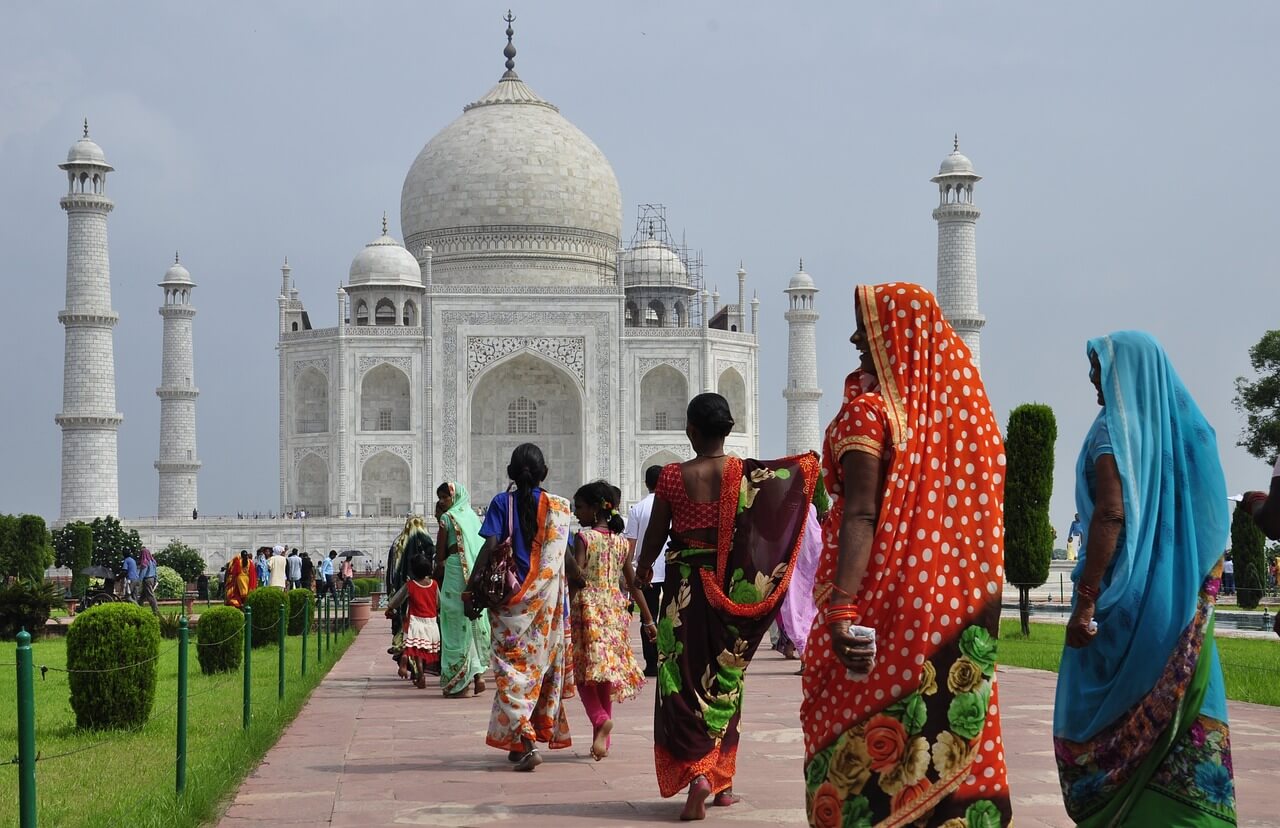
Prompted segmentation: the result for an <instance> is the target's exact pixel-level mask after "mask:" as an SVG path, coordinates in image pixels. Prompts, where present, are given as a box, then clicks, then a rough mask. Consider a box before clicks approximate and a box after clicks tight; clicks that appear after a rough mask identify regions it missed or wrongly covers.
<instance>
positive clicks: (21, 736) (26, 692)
mask: <svg viewBox="0 0 1280 828" xmlns="http://www.w3.org/2000/svg"><path fill="white" fill-rule="evenodd" d="M18 813H19V823H18V824H19V825H21V826H22V828H36V693H35V688H34V687H33V686H32V670H31V633H29V632H27V631H26V630H25V629H24V630H22V631H21V632H19V633H18Z"/></svg>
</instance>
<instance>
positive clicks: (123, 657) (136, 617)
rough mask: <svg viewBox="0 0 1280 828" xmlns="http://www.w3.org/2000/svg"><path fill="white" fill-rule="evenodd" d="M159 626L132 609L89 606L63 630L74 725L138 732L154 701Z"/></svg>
mask: <svg viewBox="0 0 1280 828" xmlns="http://www.w3.org/2000/svg"><path fill="white" fill-rule="evenodd" d="M159 656H160V623H159V621H157V620H156V617H155V615H153V614H152V613H151V611H150V610H148V609H143V608H142V607H139V606H137V605H136V604H126V603H110V604H99V605H98V606H96V607H90V608H89V609H87V610H85V611H84V612H82V613H80V614H79V615H78V616H76V620H75V623H73V624H72V625H71V629H69V630H68V631H67V672H68V674H69V675H68V676H67V679H68V683H69V684H70V686H71V709H72V710H74V711H75V714H76V726H77V727H81V728H87V729H91V730H103V729H119V728H131V727H140V726H141V725H143V724H144V723H145V722H146V721H147V717H148V716H150V715H151V708H152V706H153V705H154V704H155V699H156V675H157V671H158V667H157V660H158V659H159Z"/></svg>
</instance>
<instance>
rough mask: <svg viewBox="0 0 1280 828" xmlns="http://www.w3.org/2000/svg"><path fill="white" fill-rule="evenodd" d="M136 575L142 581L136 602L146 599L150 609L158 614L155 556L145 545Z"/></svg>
mask: <svg viewBox="0 0 1280 828" xmlns="http://www.w3.org/2000/svg"><path fill="white" fill-rule="evenodd" d="M138 577H139V579H140V580H141V583H142V600H141V601H139V602H138V603H142V601H146V602H147V603H148V604H150V605H151V611H152V612H154V613H155V614H156V615H159V614H160V605H159V604H157V603H156V558H155V556H154V555H152V554H151V550H150V549H148V548H147V547H145V546H144V547H142V567H141V569H140V571H139V572H138Z"/></svg>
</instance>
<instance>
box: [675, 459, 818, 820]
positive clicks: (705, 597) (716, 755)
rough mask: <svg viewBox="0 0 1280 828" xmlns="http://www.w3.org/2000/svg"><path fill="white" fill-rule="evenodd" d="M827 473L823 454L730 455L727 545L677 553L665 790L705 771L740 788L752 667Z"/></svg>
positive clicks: (721, 526)
mask: <svg viewBox="0 0 1280 828" xmlns="http://www.w3.org/2000/svg"><path fill="white" fill-rule="evenodd" d="M817 477H818V458H817V457H816V456H815V455H813V454H807V455H801V456H798V457H789V458H785V459H782V460H774V461H769V462H763V461H759V460H740V459H738V458H736V457H729V458H727V459H726V461H725V465H724V476H723V478H722V480H721V483H720V502H719V516H718V526H717V539H718V543H717V547H716V548H714V549H711V548H696V547H695V548H686V549H673V550H669V551H668V552H667V580H666V584H665V587H664V589H663V599H662V608H661V610H660V611H659V617H658V661H659V668H658V692H657V694H656V702H655V704H656V709H655V713H654V760H655V765H656V767H657V773H658V788H659V790H660V792H661V793H662V795H663V796H674V795H675V794H677V793H679V792H680V791H681V790H683V789H684V788H685V787H686V786H688V785H689V783H690V782H692V781H693V780H694V779H696V778H697V777H699V776H705V777H706V778H707V781H708V782H710V783H711V790H712V791H713V792H719V791H722V790H724V789H726V788H728V787H730V786H731V785H732V784H733V775H734V772H735V770H736V767H737V752H738V737H739V732H738V726H739V721H740V719H741V715H742V692H743V681H744V679H745V677H746V670H747V666H748V664H750V662H751V657H752V656H753V655H755V651H756V648H757V647H759V645H760V639H761V637H762V636H763V635H764V633H765V631H766V630H767V629H768V628H769V625H770V624H771V623H773V619H774V618H775V617H776V616H777V613H778V608H779V606H780V604H781V602H782V598H783V596H784V595H785V594H786V590H787V584H788V583H789V582H790V580H791V572H792V569H793V566H794V563H795V560H796V556H797V555H798V554H799V551H800V544H801V540H802V538H803V530H804V525H805V517H806V515H807V514H808V510H809V501H810V500H811V499H812V497H813V491H814V487H815V485H816V483H817Z"/></svg>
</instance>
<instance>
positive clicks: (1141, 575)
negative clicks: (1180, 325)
mask: <svg viewBox="0 0 1280 828" xmlns="http://www.w3.org/2000/svg"><path fill="white" fill-rule="evenodd" d="M1088 352H1089V353H1090V354H1095V355H1096V356H1097V358H1098V362H1099V365H1100V367H1101V379H1102V390H1103V398H1104V399H1105V401H1106V403H1105V406H1104V407H1103V409H1102V411H1101V412H1100V413H1099V414H1098V417H1097V419H1096V420H1095V421H1094V423H1093V426H1092V428H1091V429H1090V431H1089V435H1088V437H1086V439H1085V445H1084V449H1083V451H1082V452H1081V454H1080V459H1079V461H1078V463H1077V466H1076V480H1077V483H1076V505H1077V510H1078V511H1079V513H1080V520H1081V523H1082V524H1083V525H1084V526H1085V527H1086V528H1085V535H1084V540H1083V543H1082V544H1081V554H1080V561H1079V563H1078V564H1077V565H1076V569H1075V571H1074V573H1073V574H1072V580H1073V581H1076V580H1078V579H1079V578H1080V575H1081V573H1083V571H1084V566H1085V560H1086V557H1087V555H1086V553H1085V550H1086V549H1087V548H1088V540H1089V537H1088V535H1089V531H1088V527H1089V525H1090V520H1091V518H1092V516H1093V511H1094V500H1095V495H1096V490H1095V486H1094V480H1095V474H1094V470H1095V464H1096V462H1097V460H1098V459H1099V458H1100V457H1101V456H1102V455H1104V454H1111V455H1113V457H1114V459H1115V462H1116V466H1117V468H1118V469H1119V473H1120V479H1121V483H1122V490H1123V496H1124V509H1125V518H1124V530H1123V532H1122V533H1121V535H1120V539H1119V540H1118V542H1117V546H1116V550H1115V555H1114V557H1113V558H1112V561H1111V564H1110V566H1109V568H1108V570H1107V572H1106V573H1105V574H1104V576H1103V579H1102V582H1101V584H1100V585H1099V592H1100V593H1101V594H1100V596H1099V598H1098V601H1097V607H1096V610H1095V614H1094V620H1095V621H1097V624H1098V633H1097V636H1096V637H1095V638H1094V640H1093V641H1092V643H1090V644H1089V646H1087V647H1084V648H1081V649H1073V648H1069V647H1068V648H1066V649H1065V650H1064V652H1063V658H1062V666H1061V669H1060V672H1059V674H1058V689H1057V698H1056V702H1055V705H1054V721H1053V733H1054V747H1055V754H1056V757H1057V761H1058V775H1059V780H1060V781H1061V783H1062V789H1063V796H1064V798H1065V800H1066V806H1067V811H1068V813H1069V814H1070V815H1071V817H1072V818H1073V819H1074V820H1076V822H1077V823H1079V824H1080V825H1086V826H1095V825H1097V826H1103V825H1108V826H1109V825H1144V824H1151V825H1171V826H1223V825H1235V794H1234V785H1233V782H1232V767H1231V749H1230V736H1229V730H1228V726H1227V706H1226V693H1225V687H1224V685H1223V681H1222V670H1221V667H1220V666H1219V664H1218V654H1217V648H1216V647H1215V645H1214V639H1213V613H1214V600H1215V598H1216V596H1217V591H1218V583H1219V581H1218V579H1219V578H1220V576H1221V562H1220V561H1221V558H1222V553H1223V550H1224V549H1225V548H1226V544H1227V534H1228V528H1229V510H1228V506H1227V489H1226V482H1225V478H1224V476H1223V473H1222V465H1221V462H1220V461H1219V459H1218V451H1217V443H1216V436H1215V434H1214V431H1213V428H1212V427H1211V426H1210V425H1209V423H1208V422H1207V421H1206V420H1205V418H1204V415H1203V414H1201V413H1200V409H1199V407H1198V406H1197V405H1196V403H1195V400H1194V399H1192V397H1191V394H1190V393H1189V392H1188V391H1187V389H1186V387H1185V386H1184V385H1183V384H1182V381H1181V379H1179V377H1178V375H1177V373H1176V372H1175V371H1174V369H1173V366H1172V365H1171V364H1170V363H1169V359H1168V356H1167V355H1166V354H1165V352H1164V350H1163V349H1162V348H1161V347H1160V345H1159V343H1158V342H1156V340H1155V339H1154V338H1153V337H1151V336H1150V335H1149V334H1146V333H1142V332H1139V331H1121V332H1119V333H1115V334H1112V335H1110V336H1104V337H1099V338H1097V339H1093V340H1090V341H1089V344H1088Z"/></svg>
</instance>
